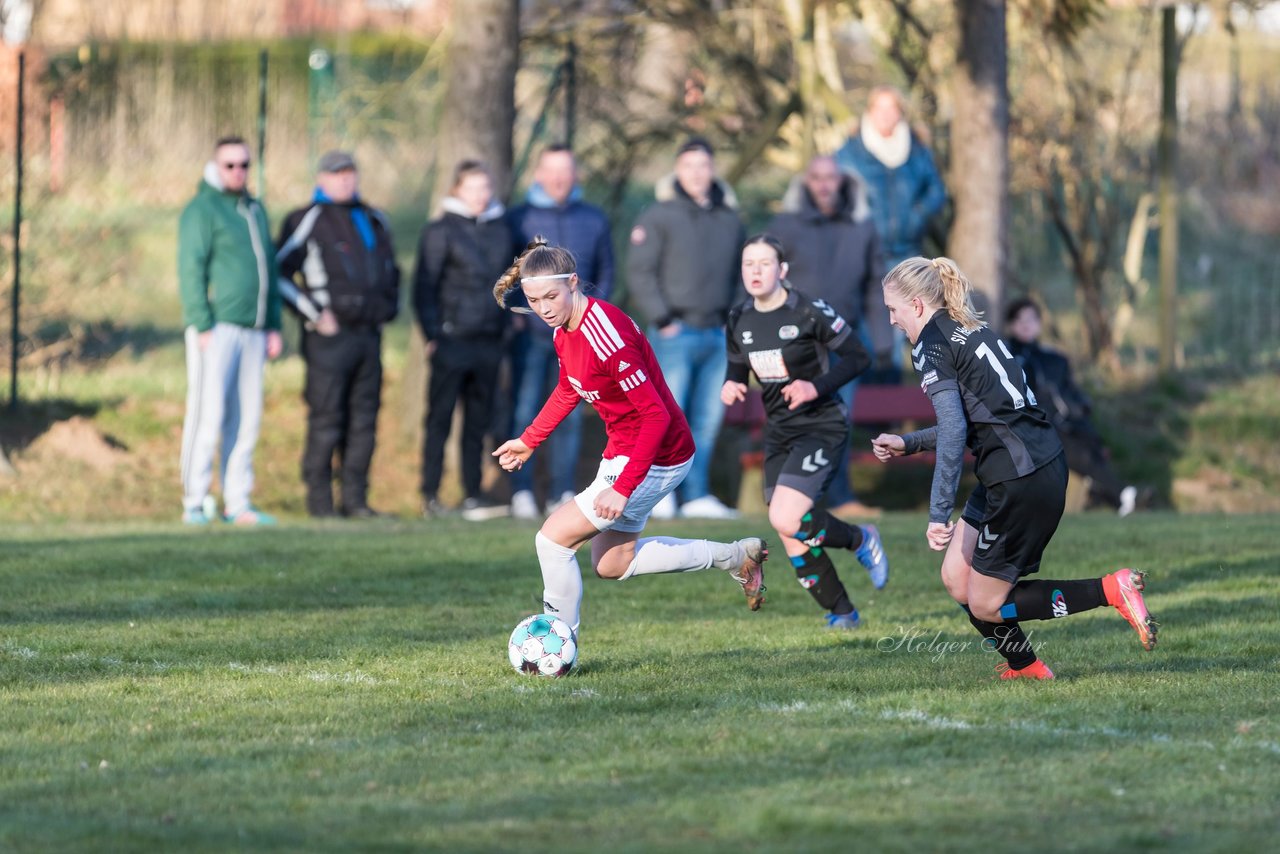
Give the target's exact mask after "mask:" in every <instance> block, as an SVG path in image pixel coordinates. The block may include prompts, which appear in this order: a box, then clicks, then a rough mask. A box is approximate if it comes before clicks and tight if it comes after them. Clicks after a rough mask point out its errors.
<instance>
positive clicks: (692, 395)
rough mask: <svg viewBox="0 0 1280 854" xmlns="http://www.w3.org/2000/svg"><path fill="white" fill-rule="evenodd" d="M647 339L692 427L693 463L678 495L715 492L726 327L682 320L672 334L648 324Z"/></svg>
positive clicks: (688, 498)
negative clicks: (691, 324) (695, 324)
mask: <svg viewBox="0 0 1280 854" xmlns="http://www.w3.org/2000/svg"><path fill="white" fill-rule="evenodd" d="M649 343H650V344H651V345H653V352H654V355H656V356H657V357H658V364H659V366H661V368H662V375H663V377H664V378H665V379H666V381H667V387H668V388H670V389H671V396H672V397H674V398H675V399H676V403H677V404H679V406H680V408H681V409H682V410H684V415H685V418H687V419H688V420H689V429H690V430H691V431H692V432H693V444H694V446H695V448H696V450H695V451H694V454H693V468H691V469H690V470H689V476H688V477H686V478H685V479H684V484H683V485H682V486H681V488H680V496H681V498H682V499H683V501H684V502H685V503H687V502H690V501H693V500H694V499H696V498H702V497H703V496H706V495H710V494H711V478H710V476H709V473H710V471H711V457H712V454H713V452H714V451H715V447H716V437H717V436H718V435H719V434H720V422H722V421H723V420H724V404H723V403H721V402H720V388H721V386H723V385H724V376H725V370H726V369H727V368H728V364H729V360H728V357H727V356H726V355H725V350H724V329H723V328H722V327H718V326H717V327H715V328H712V329H693V328H690V327H688V326H683V325H682V326H681V327H680V331H679V332H677V333H676V334H675V335H672V336H671V337H670V338H664V337H662V336H661V335H660V334H658V330H657V329H656V328H654V327H652V326H651V327H649Z"/></svg>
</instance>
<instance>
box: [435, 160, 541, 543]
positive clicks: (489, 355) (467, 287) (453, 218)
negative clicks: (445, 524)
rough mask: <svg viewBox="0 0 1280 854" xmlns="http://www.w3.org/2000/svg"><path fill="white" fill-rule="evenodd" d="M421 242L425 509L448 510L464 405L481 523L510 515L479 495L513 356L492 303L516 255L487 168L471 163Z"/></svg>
mask: <svg viewBox="0 0 1280 854" xmlns="http://www.w3.org/2000/svg"><path fill="white" fill-rule="evenodd" d="M441 207H442V208H443V212H442V213H441V215H440V217H439V218H438V219H435V220H433V221H431V222H429V223H427V226H426V228H424V229H423V230H422V238H421V239H420V241H419V242H418V262H417V269H416V270H415V272H414V284H413V305H414V310H415V312H416V313H417V316H418V323H419V324H420V325H421V327H422V335H423V337H424V338H425V339H426V341H427V355H428V357H429V358H430V360H431V379H430V380H429V385H428V388H427V423H426V433H425V436H424V438H423V447H422V511H423V515H424V516H427V517H428V518H430V517H435V516H441V515H445V514H446V513H447V512H448V511H446V510H445V508H444V506H443V505H442V504H441V503H440V501H439V497H438V491H439V489H440V480H441V477H442V474H443V472H444V446H445V442H446V440H448V438H449V432H450V429H451V427H452V424H453V409H454V406H455V405H457V402H458V401H459V400H461V401H462V414H463V418H462V441H461V443H460V445H461V454H462V465H461V468H460V470H461V473H462V488H463V492H464V493H465V498H464V499H463V502H462V507H461V510H462V517H463V518H464V519H468V520H470V521H473V522H479V521H483V520H485V519H492V518H496V517H499V516H505V515H507V514H508V513H509V512H510V508H509V507H508V506H507V505H505V504H499V503H497V502H495V501H493V500H491V499H490V498H488V497H487V496H485V495H482V494H481V492H480V480H481V465H482V460H483V452H484V437H485V433H486V432H487V431H488V429H489V426H490V424H491V423H492V415H493V405H494V396H495V393H496V391H497V387H498V374H499V370H500V368H501V365H502V358H503V355H504V352H505V349H506V348H505V344H504V340H503V339H504V336H505V335H506V333H507V326H508V324H507V320H508V316H507V314H506V313H505V312H504V311H503V310H502V309H501V308H499V307H498V304H497V303H496V302H495V301H494V299H493V283H494V282H495V281H496V280H497V278H498V277H499V276H501V275H502V274H503V273H504V272H506V269H507V267H508V266H509V265H510V264H511V258H512V255H513V253H514V252H515V249H516V247H515V242H514V240H513V239H512V236H511V226H510V223H508V221H507V218H506V208H504V207H503V205H502V203H501V202H500V201H498V199H497V197H496V196H495V195H494V187H493V178H492V176H491V175H490V173H489V168H488V167H487V166H486V165H485V164H484V163H482V162H480V161H478V160H463V161H462V162H461V163H459V164H458V165H457V166H456V167H455V168H454V173H453V185H452V187H451V188H450V190H449V194H448V195H447V196H445V198H444V200H443V201H442V202H441Z"/></svg>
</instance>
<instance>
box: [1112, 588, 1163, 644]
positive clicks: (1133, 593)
mask: <svg viewBox="0 0 1280 854" xmlns="http://www.w3.org/2000/svg"><path fill="white" fill-rule="evenodd" d="M1146 586H1147V574H1146V573H1145V572H1142V571H1141V570H1137V569H1121V570H1118V571H1116V572H1113V573H1111V574H1110V575H1104V576H1102V592H1103V593H1104V594H1106V597H1107V604H1108V605H1110V606H1111V607H1113V608H1115V609H1116V610H1117V611H1119V612H1120V616H1122V617H1124V618H1125V619H1126V620H1128V621H1129V625H1131V626H1133V630H1134V631H1135V632H1137V633H1138V640H1140V641H1142V648H1143V649H1145V650H1147V651H1148V652H1150V651H1151V650H1153V649H1155V646H1156V629H1157V628H1158V624H1157V623H1156V621H1155V620H1153V619H1151V614H1149V613H1147V603H1146V602H1145V601H1143V598H1142V590H1143V588H1144V587H1146Z"/></svg>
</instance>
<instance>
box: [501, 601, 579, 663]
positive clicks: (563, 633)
mask: <svg viewBox="0 0 1280 854" xmlns="http://www.w3.org/2000/svg"><path fill="white" fill-rule="evenodd" d="M507 658H509V659H510V660H511V666H512V667H514V668H515V669H516V672H517V673H531V674H533V675H535V676H564V675H565V674H566V673H568V672H569V671H570V670H572V669H573V663H574V662H575V661H577V660H578V641H577V638H575V637H574V636H573V629H571V628H569V624H568V623H566V622H565V621H564V620H560V619H557V618H556V617H553V616H551V615H550V614H534V615H533V616H532V617H525V618H524V619H523V620H521V621H520V624H519V625H518V626H516V628H515V631H513V632H512V633H511V640H510V641H509V642H508V643H507Z"/></svg>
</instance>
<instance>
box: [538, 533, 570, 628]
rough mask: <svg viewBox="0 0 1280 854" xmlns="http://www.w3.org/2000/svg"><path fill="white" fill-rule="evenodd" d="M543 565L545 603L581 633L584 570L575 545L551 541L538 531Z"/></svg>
mask: <svg viewBox="0 0 1280 854" xmlns="http://www.w3.org/2000/svg"><path fill="white" fill-rule="evenodd" d="M533 542H534V546H535V548H536V549H537V551H538V564H539V565H540V566H541V567H542V607H543V608H544V609H546V612H547V613H548V614H551V615H552V616H555V617H559V618H560V619H562V620H564V621H565V622H566V623H568V624H569V627H570V628H572V629H573V633H574V634H575V635H576V634H577V633H578V620H579V614H578V611H579V608H580V607H581V605H582V570H581V569H579V568H578V558H577V556H576V555H575V554H574V552H573V549H569V548H565V547H564V546H562V545H559V544H558V543H554V542H552V541H551V540H550V539H548V538H547V537H544V536H543V535H542V532H541V531H539V532H538V535H537V536H536V537H534V538H533Z"/></svg>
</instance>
